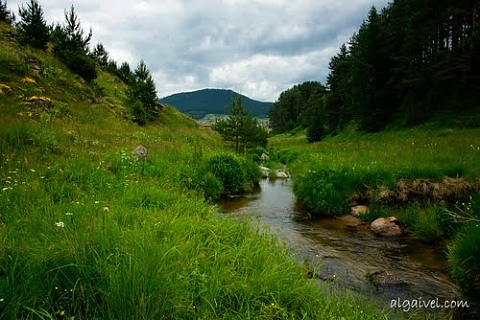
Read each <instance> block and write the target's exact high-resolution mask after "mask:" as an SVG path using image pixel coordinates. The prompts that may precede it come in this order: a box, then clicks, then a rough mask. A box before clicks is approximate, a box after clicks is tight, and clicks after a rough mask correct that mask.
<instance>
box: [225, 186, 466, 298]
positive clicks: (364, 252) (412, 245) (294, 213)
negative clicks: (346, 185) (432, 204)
mask: <svg viewBox="0 0 480 320" xmlns="http://www.w3.org/2000/svg"><path fill="white" fill-rule="evenodd" d="M218 206H219V207H220V210H221V211H222V212H223V213H225V214H234V215H245V216H248V217H253V218H254V220H255V219H258V220H259V221H260V223H261V224H262V225H265V226H266V227H268V228H270V229H271V231H272V232H274V233H275V234H277V235H278V236H279V238H280V239H281V240H282V241H283V242H285V243H286V245H287V246H288V247H289V248H292V249H293V250H295V255H296V257H297V258H298V260H299V261H300V262H301V263H307V264H308V266H309V267H310V268H312V269H313V270H315V272H316V273H317V275H318V278H319V279H321V280H323V281H331V282H333V283H338V285H339V287H341V288H346V289H350V290H353V291H355V292H358V293H361V294H363V295H368V296H369V297H373V299H375V301H376V302H377V303H378V304H379V305H380V306H381V307H385V306H386V307H389V306H390V302H391V300H392V299H395V300H398V299H401V301H404V300H406V299H419V298H421V299H422V300H423V301H426V300H429V299H436V298H438V299H439V301H444V300H453V299H455V297H457V293H456V288H455V285H454V283H453V281H452V279H451V277H450V275H449V266H448V262H447V258H446V255H445V246H444V245H440V246H438V245H437V246H432V245H427V244H424V243H422V242H419V241H416V240H413V239H410V238H409V237H408V236H402V237H399V238H385V237H380V236H377V235H375V234H373V233H372V232H371V231H370V230H369V226H368V224H365V223H362V221H360V220H359V219H358V218H357V217H354V216H352V215H349V214H348V215H344V216H340V217H325V218H320V219H315V220H312V219H310V217H309V215H308V213H307V211H306V210H305V209H303V208H301V207H300V205H298V204H297V203H296V198H295V195H294V194H293V190H292V186H291V181H290V180H283V179H274V180H270V179H263V180H261V181H260V185H259V187H257V188H256V189H255V190H254V192H252V193H250V194H246V195H240V196H235V197H230V198H227V199H224V200H221V201H220V202H219V203H218ZM367 274H377V275H378V274H381V275H387V278H388V279H389V281H390V282H389V283H380V284H378V283H377V285H374V284H373V283H372V281H368V280H367V279H366V275H367Z"/></svg>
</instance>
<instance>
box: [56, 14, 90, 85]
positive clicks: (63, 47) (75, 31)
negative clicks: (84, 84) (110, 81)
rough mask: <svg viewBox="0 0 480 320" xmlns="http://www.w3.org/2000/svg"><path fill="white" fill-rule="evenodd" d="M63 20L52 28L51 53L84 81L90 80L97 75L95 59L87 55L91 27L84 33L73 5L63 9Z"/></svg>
mask: <svg viewBox="0 0 480 320" xmlns="http://www.w3.org/2000/svg"><path fill="white" fill-rule="evenodd" d="M65 22H66V24H65V25H64V26H60V25H57V26H55V28H54V30H53V41H54V47H53V53H54V54H55V56H57V57H58V58H59V59H60V60H61V61H62V62H63V63H65V64H66V65H67V66H68V68H69V69H70V70H72V72H74V73H76V74H78V75H79V76H81V77H82V78H84V79H85V80H86V81H92V80H93V79H95V78H96V77H97V71H96V69H95V61H94V60H93V59H92V58H91V57H90V56H89V48H88V45H89V44H90V40H91V39H92V29H90V31H89V33H88V34H87V35H85V32H84V30H83V29H82V27H81V24H80V20H79V19H78V16H77V14H76V13H75V8H74V7H73V5H72V6H71V7H70V10H69V11H65Z"/></svg>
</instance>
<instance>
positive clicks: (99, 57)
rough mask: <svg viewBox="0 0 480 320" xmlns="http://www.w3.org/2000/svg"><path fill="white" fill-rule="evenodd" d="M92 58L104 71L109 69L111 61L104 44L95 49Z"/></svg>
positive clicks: (99, 44)
mask: <svg viewBox="0 0 480 320" xmlns="http://www.w3.org/2000/svg"><path fill="white" fill-rule="evenodd" d="M92 57H93V59H94V60H95V62H96V63H98V65H99V66H100V67H102V68H103V69H105V68H107V65H108V61H109V59H108V52H107V50H106V49H105V46H104V45H103V44H102V43H97V45H96V46H95V48H93V52H92Z"/></svg>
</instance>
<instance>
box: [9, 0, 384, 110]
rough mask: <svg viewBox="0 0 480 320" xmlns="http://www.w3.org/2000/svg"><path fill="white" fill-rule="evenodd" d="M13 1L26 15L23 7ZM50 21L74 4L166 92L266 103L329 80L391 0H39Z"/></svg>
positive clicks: (118, 54)
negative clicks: (337, 61) (373, 13)
mask: <svg viewBox="0 0 480 320" xmlns="http://www.w3.org/2000/svg"><path fill="white" fill-rule="evenodd" d="M27 2H29V0H23V1H18V0H17V1H14V0H9V1H7V5H8V8H9V9H11V10H12V11H14V12H15V14H16V16H17V19H18V10H17V8H18V6H19V5H20V4H26V3H27ZM39 3H40V5H41V6H42V8H43V10H44V13H45V17H46V19H47V22H48V23H49V24H50V23H52V22H63V21H64V10H65V9H68V8H69V7H70V5H72V4H73V5H74V7H75V10H76V12H77V15H78V17H79V18H80V20H81V24H82V26H83V27H84V29H85V30H87V31H88V29H89V28H90V27H91V28H92V30H93V39H92V47H93V46H94V45H95V44H96V43H98V42H101V43H103V44H104V46H105V48H106V49H107V51H108V52H109V54H110V57H112V58H113V59H114V60H115V61H117V63H118V64H119V65H120V63H121V62H123V61H127V62H128V63H129V64H130V66H131V67H132V68H133V69H134V68H135V67H136V65H137V64H138V62H139V61H140V59H143V60H144V61H145V63H146V64H147V67H148V69H149V70H150V72H151V73H152V75H153V77H154V79H155V83H156V86H157V91H158V96H159V97H165V96H168V95H170V94H173V93H178V92H185V91H193V90H197V89H203V88H224V89H232V90H234V91H237V92H239V93H242V94H244V95H246V96H248V97H250V98H253V99H256V100H260V101H275V100H277V99H278V96H279V95H280V93H281V92H282V91H284V90H286V89H288V88H290V87H291V86H293V85H295V84H298V83H301V82H303V81H309V80H315V81H320V82H322V83H324V82H325V78H326V76H327V74H328V62H329V61H330V58H331V57H332V56H333V55H335V54H336V53H337V52H338V50H339V47H340V46H341V44H342V43H345V42H347V41H348V40H349V39H350V37H351V36H352V34H353V33H354V32H355V31H357V30H358V28H359V26H360V24H361V23H362V21H363V20H364V19H366V17H367V14H368V11H369V9H370V8H371V7H372V5H374V6H375V7H376V8H377V9H381V8H383V7H384V6H386V4H387V0H290V1H283V0H222V1H220V0H219V1H214V0H211V1H210V0H209V1H207V0H204V1H200V0H162V1H155V0H143V1H142V0H140V1H135V0H134V1H123V0H118V1H102V0H77V1H65V0H62V1H61V0H39Z"/></svg>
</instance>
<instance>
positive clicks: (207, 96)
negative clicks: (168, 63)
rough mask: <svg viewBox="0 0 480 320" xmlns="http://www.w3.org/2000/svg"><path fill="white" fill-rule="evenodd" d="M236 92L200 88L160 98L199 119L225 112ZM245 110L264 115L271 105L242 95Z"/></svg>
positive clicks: (256, 114) (260, 115)
mask: <svg viewBox="0 0 480 320" xmlns="http://www.w3.org/2000/svg"><path fill="white" fill-rule="evenodd" d="M237 95H238V93H236V92H234V91H232V90H225V89H202V90H197V91H192V92H182V93H176V94H173V95H170V96H168V97H165V98H162V99H160V101H161V102H163V103H167V104H170V105H172V106H174V107H175V108H177V109H178V110H180V111H181V112H183V113H187V114H190V115H193V116H194V117H195V118H197V119H199V118H202V117H203V116H205V115H207V114H227V109H228V108H229V107H230V106H231V105H232V101H233V98H234V97H236V96H237ZM242 97H243V105H244V108H245V110H247V111H249V112H251V114H252V115H253V116H255V117H266V116H267V115H268V112H269V110H270V108H271V106H272V103H271V102H260V101H256V100H252V99H250V98H248V97H246V96H243V95H242Z"/></svg>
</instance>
